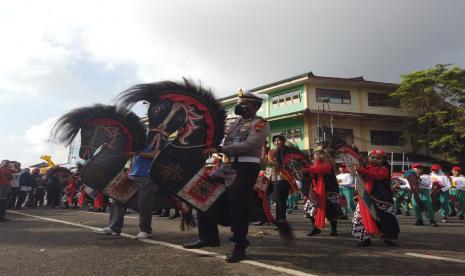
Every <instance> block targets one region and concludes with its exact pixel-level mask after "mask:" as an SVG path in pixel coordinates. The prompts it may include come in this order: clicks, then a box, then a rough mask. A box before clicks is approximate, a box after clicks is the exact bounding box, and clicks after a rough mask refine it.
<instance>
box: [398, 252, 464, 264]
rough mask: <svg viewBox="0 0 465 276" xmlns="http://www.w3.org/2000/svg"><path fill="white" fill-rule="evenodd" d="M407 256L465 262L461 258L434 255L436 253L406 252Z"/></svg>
mask: <svg viewBox="0 0 465 276" xmlns="http://www.w3.org/2000/svg"><path fill="white" fill-rule="evenodd" d="M404 254H405V255H407V256H412V257H417V258H424V259H432V260H438V261H447V262H454V263H461V264H465V260H460V259H453V258H447V257H440V256H434V255H426V254H418V253H410V252H407V253H404Z"/></svg>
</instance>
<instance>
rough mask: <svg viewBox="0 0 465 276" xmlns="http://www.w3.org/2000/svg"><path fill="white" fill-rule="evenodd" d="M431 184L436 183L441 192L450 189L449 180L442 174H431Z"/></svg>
mask: <svg viewBox="0 0 465 276" xmlns="http://www.w3.org/2000/svg"><path fill="white" fill-rule="evenodd" d="M431 182H438V183H439V186H441V187H442V188H441V191H443V192H447V191H448V190H449V188H450V186H451V185H450V180H449V177H447V175H444V173H443V172H440V173H433V172H431Z"/></svg>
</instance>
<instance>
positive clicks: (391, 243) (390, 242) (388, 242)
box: [384, 240, 396, 246]
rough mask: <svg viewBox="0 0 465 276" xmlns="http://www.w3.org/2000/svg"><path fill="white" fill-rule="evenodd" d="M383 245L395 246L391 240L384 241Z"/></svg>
mask: <svg viewBox="0 0 465 276" xmlns="http://www.w3.org/2000/svg"><path fill="white" fill-rule="evenodd" d="M384 244H385V245H387V246H396V244H395V243H394V242H393V241H391V240H384Z"/></svg>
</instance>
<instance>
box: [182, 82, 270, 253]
mask: <svg viewBox="0 0 465 276" xmlns="http://www.w3.org/2000/svg"><path fill="white" fill-rule="evenodd" d="M262 100H263V99H262V98H259V97H257V96H255V95H254V94H252V93H249V92H242V90H240V91H239V95H238V105H237V106H239V107H237V106H236V114H237V113H239V114H240V113H241V112H239V111H238V109H241V108H242V107H241V106H240V105H241V104H244V103H250V102H255V103H258V104H261V102H262ZM269 129H270V127H269V123H268V122H267V121H266V120H265V119H263V118H261V117H259V116H255V115H253V116H250V117H249V116H247V118H244V117H242V116H238V117H236V118H231V119H228V120H227V121H226V125H225V136H224V139H223V142H222V148H221V151H222V152H223V154H224V156H225V157H224V161H225V163H224V164H223V166H222V168H221V169H222V170H228V171H229V172H228V174H229V175H230V174H231V172H232V173H233V174H234V175H235V177H233V178H232V179H225V185H226V187H227V202H228V209H229V217H230V223H231V231H232V233H233V235H232V237H231V239H230V240H231V241H232V242H234V243H235V247H234V251H233V254H232V255H231V256H228V257H227V259H226V260H227V261H228V262H237V261H239V260H241V259H243V258H244V257H245V248H246V247H247V246H248V245H249V241H248V240H247V239H246V236H247V232H248V228H249V210H248V207H249V202H250V201H251V198H252V194H253V190H252V189H253V186H254V184H255V182H256V180H257V177H258V174H259V172H260V157H261V155H262V145H263V144H264V142H265V141H266V139H267V137H268V135H269V133H270V130H269ZM197 219H198V230H199V241H197V242H196V243H193V244H189V245H185V246H184V247H186V248H200V247H204V246H218V245H219V238H218V229H217V222H215V221H214V220H213V219H212V218H211V217H208V216H207V215H206V214H204V213H202V212H198V217H197Z"/></svg>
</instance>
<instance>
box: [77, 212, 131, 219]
mask: <svg viewBox="0 0 465 276" xmlns="http://www.w3.org/2000/svg"><path fill="white" fill-rule="evenodd" d="M78 212H81V213H86V214H93V215H107V216H108V215H110V214H107V213H95V212H88V211H78ZM124 218H132V219H138V218H139V217H133V216H128V215H124Z"/></svg>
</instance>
